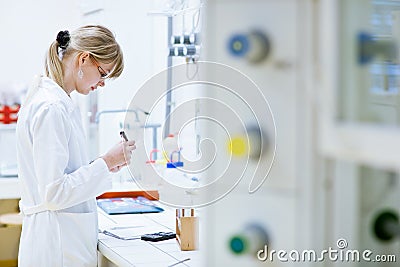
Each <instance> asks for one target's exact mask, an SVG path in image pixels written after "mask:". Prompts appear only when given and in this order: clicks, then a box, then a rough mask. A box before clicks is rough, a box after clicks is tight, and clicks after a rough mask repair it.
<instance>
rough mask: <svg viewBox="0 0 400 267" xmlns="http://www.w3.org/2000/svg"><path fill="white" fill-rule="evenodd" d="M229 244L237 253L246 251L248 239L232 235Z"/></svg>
mask: <svg viewBox="0 0 400 267" xmlns="http://www.w3.org/2000/svg"><path fill="white" fill-rule="evenodd" d="M229 244H230V248H231V250H232V252H233V253H235V254H242V253H245V252H246V250H247V248H248V244H247V240H246V238H245V237H244V236H234V237H232V238H231V240H230V242H229Z"/></svg>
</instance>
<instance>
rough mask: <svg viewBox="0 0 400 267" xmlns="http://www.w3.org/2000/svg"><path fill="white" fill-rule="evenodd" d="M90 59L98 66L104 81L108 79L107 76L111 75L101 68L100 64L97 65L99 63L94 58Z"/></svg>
mask: <svg viewBox="0 0 400 267" xmlns="http://www.w3.org/2000/svg"><path fill="white" fill-rule="evenodd" d="M90 59H91V60H92V62H93V63H94V65H96V67H97V70H98V71H99V73H100V77H101V78H102V79H107V76H108V74H109V73H107V72H106V71H105V70H104V69H103V68H102V67H100V65H99V63H97V61H96V60H95V59H94V58H93V56H90Z"/></svg>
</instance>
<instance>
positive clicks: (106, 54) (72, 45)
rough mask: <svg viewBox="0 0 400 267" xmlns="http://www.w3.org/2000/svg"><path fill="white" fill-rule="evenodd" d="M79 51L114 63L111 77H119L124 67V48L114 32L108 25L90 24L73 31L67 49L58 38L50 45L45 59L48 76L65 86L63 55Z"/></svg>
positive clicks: (99, 60)
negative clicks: (61, 46)
mask: <svg viewBox="0 0 400 267" xmlns="http://www.w3.org/2000/svg"><path fill="white" fill-rule="evenodd" d="M60 52H61V53H60ZM79 52H88V53H89V54H90V55H91V56H93V58H94V59H95V60H96V61H98V62H100V63H104V64H109V63H112V64H114V68H113V70H112V71H111V73H110V74H109V75H108V77H109V78H117V77H119V76H120V75H121V73H122V71H123V69H124V60H123V54H122V50H121V48H120V46H119V44H118V43H117V41H116V40H115V36H114V34H113V33H112V32H111V31H110V30H109V29H107V28H106V27H103V26H99V25H88V26H82V27H80V28H78V29H76V30H75V31H73V32H71V34H70V41H69V43H68V45H67V47H66V48H65V50H64V49H62V48H60V44H59V43H58V41H57V40H55V41H54V42H53V43H52V44H51V45H50V47H49V50H48V52H47V55H46V61H45V70H46V76H47V77H49V78H51V79H52V80H54V81H55V82H56V83H57V84H58V85H60V86H61V87H63V88H64V79H63V74H64V70H63V65H62V57H68V56H70V55H72V54H74V53H79ZM60 55H61V56H60Z"/></svg>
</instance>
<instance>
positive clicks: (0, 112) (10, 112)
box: [0, 104, 20, 124]
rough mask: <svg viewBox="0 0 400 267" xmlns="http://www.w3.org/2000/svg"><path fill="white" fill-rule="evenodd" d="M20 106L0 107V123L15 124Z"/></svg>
mask: <svg viewBox="0 0 400 267" xmlns="http://www.w3.org/2000/svg"><path fill="white" fill-rule="evenodd" d="M19 108H20V105H19V104H15V105H12V106H7V105H0V123H3V124H10V123H14V122H17V119H18V111H19Z"/></svg>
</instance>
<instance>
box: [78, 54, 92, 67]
mask: <svg viewBox="0 0 400 267" xmlns="http://www.w3.org/2000/svg"><path fill="white" fill-rule="evenodd" d="M89 56H90V55H89V53H88V52H81V53H80V54H79V56H78V65H79V67H80V66H82V64H83V63H85V61H86V60H88V59H89Z"/></svg>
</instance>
